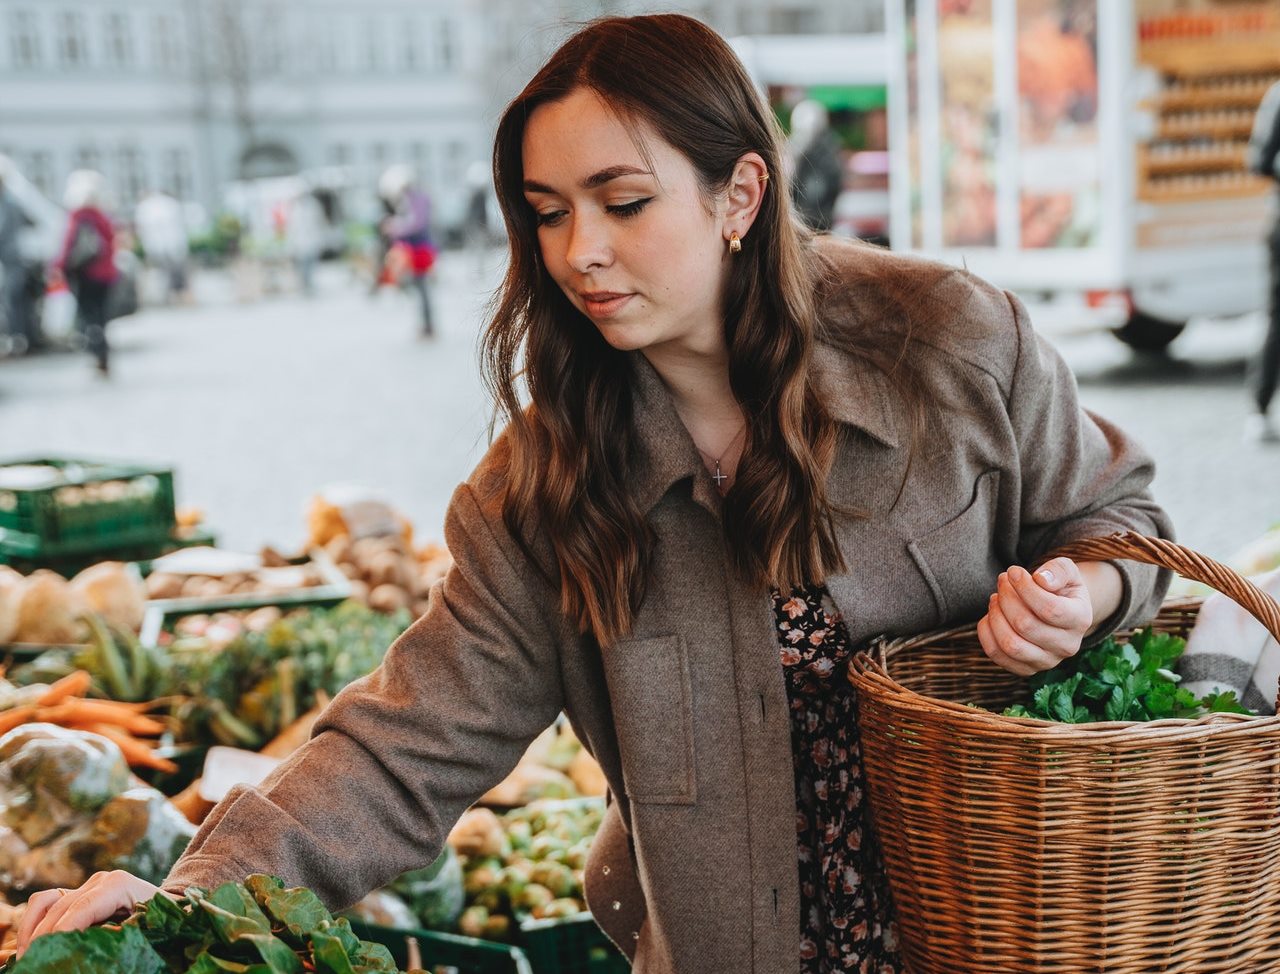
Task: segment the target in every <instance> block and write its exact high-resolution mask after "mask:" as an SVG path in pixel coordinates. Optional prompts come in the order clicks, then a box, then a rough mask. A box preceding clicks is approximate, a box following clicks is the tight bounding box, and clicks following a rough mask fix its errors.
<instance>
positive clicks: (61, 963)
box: [7, 924, 167, 974]
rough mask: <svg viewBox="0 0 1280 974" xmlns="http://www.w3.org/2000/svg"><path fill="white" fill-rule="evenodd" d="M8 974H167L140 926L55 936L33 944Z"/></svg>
mask: <svg viewBox="0 0 1280 974" xmlns="http://www.w3.org/2000/svg"><path fill="white" fill-rule="evenodd" d="M7 970H8V974H101V972H102V971H113V972H122V974H124V972H127V974H165V972H166V970H167V968H166V966H165V963H164V961H163V960H162V959H161V958H160V955H159V954H157V953H156V952H155V950H153V949H152V947H151V944H150V943H148V942H147V938H146V937H144V936H143V935H142V931H141V930H139V929H138V928H137V927H136V926H134V925H132V924H129V925H127V926H123V927H120V928H119V929H117V930H108V929H107V928H105V927H93V928H90V929H88V930H80V931H77V932H74V933H51V934H48V935H46V936H44V937H40V938H38V939H36V940H33V941H32V942H31V946H30V947H29V948H27V952H26V953H25V954H23V955H22V959H21V960H19V961H17V962H16V963H15V964H13V966H12V967H9V968H7Z"/></svg>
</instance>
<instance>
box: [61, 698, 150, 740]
mask: <svg viewBox="0 0 1280 974" xmlns="http://www.w3.org/2000/svg"><path fill="white" fill-rule="evenodd" d="M38 717H39V719H40V720H47V721H49V723H51V724H62V725H64V726H66V725H80V724H93V723H103V724H113V725H115V726H117V727H121V728H123V729H124V730H127V731H129V732H130V733H131V734H160V733H163V731H164V729H165V725H164V723H163V722H162V721H159V720H156V719H155V718H154V717H147V716H144V715H143V714H140V713H138V712H137V711H136V710H134V709H133V708H132V707H128V706H125V705H122V704H117V703H116V702H115V701H112V700H83V699H80V698H78V697H77V698H74V699H71V700H66V701H63V702H62V703H60V704H55V705H54V706H52V707H41V708H40V709H39V713H38Z"/></svg>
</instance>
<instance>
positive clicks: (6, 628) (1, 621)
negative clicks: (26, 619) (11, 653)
mask: <svg viewBox="0 0 1280 974" xmlns="http://www.w3.org/2000/svg"><path fill="white" fill-rule="evenodd" d="M26 584H27V580H26V579H25V578H23V577H22V576H21V575H20V574H18V572H16V571H14V570H13V569H12V568H10V567H9V566H8V565H0V644H4V643H7V642H10V641H12V639H13V637H14V634H15V633H17V631H18V604H19V602H20V601H21V599H22V590H23V588H25V587H26Z"/></svg>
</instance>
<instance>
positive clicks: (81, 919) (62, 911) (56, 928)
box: [18, 869, 159, 956]
mask: <svg viewBox="0 0 1280 974" xmlns="http://www.w3.org/2000/svg"><path fill="white" fill-rule="evenodd" d="M158 891H159V890H158V889H157V887H155V886H153V885H152V884H151V883H148V882H146V881H145V880H141V879H138V878H137V877H136V876H131V875H130V874H129V873H126V872H123V871H122V870H119V869H117V870H113V871H112V872H101V873H94V875H93V876H91V877H89V879H88V881H87V882H86V883H85V884H84V885H83V886H81V887H80V888H79V889H76V890H71V891H67V890H49V891H47V894H46V893H38V894H36V896H39V897H44V896H46V895H49V896H50V897H51V898H49V899H47V900H42V901H41V903H40V913H39V915H32V914H31V913H30V912H29V913H28V915H27V916H24V917H23V921H22V926H21V928H20V929H19V932H18V956H22V954H23V953H25V951H26V949H27V948H28V947H29V946H30V945H31V941H33V940H35V939H36V938H37V937H43V936H44V935H45V934H47V933H57V932H60V931H67V930H84V929H85V928H87V927H91V926H93V925H94V924H95V923H101V922H102V921H104V920H108V919H110V918H111V917H112V916H114V915H115V914H116V913H117V912H119V911H121V910H132V909H133V907H134V905H135V904H136V903H138V902H140V901H142V900H146V899H150V898H151V897H152V896H153V895H154V894H155V893H157V892H158ZM35 899H36V897H35V896H33V897H32V898H31V903H34V901H35ZM28 910H29V911H30V910H31V906H30V905H29V906H28Z"/></svg>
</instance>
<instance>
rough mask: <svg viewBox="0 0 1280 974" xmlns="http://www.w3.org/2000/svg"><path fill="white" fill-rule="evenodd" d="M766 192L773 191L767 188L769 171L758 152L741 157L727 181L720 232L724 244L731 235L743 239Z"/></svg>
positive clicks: (753, 221)
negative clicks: (727, 187)
mask: <svg viewBox="0 0 1280 974" xmlns="http://www.w3.org/2000/svg"><path fill="white" fill-rule="evenodd" d="M767 192H772V190H771V189H770V187H769V170H768V169H767V168H766V167H765V164H764V159H763V157H761V155H760V154H759V153H758V152H747V153H744V154H743V156H742V157H741V158H740V159H739V160H738V163H737V165H735V166H734V168H733V177H732V178H731V179H730V180H729V189H728V193H727V195H726V198H725V210H724V219H723V221H722V225H721V231H720V232H721V233H722V234H723V235H724V239H725V240H726V241H727V240H728V239H729V237H730V235H731V234H734V233H736V234H737V235H738V236H739V237H743V238H745V237H746V236H747V231H748V230H750V229H751V225H752V224H753V223H755V220H756V214H757V213H759V212H760V204H761V203H762V202H763V201H764V194H765V193H767Z"/></svg>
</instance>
